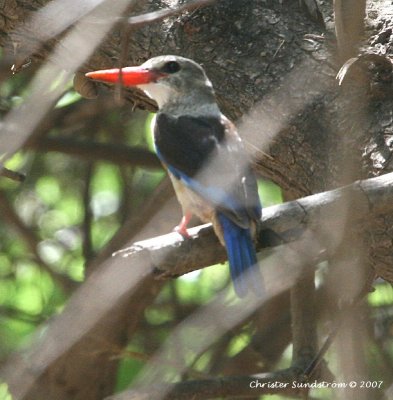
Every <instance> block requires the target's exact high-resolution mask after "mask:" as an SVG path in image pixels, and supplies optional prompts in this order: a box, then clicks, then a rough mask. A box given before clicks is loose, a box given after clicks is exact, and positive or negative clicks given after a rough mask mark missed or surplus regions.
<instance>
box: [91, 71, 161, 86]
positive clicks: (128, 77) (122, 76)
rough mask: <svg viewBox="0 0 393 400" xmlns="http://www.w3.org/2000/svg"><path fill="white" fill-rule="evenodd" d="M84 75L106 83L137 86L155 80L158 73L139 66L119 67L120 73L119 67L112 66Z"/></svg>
mask: <svg viewBox="0 0 393 400" xmlns="http://www.w3.org/2000/svg"><path fill="white" fill-rule="evenodd" d="M86 76H87V77H88V78H91V79H94V80H97V81H102V82H107V83H117V82H121V83H122V84H123V85H124V86H137V85H142V84H146V83H150V82H155V81H156V80H157V78H158V77H159V74H158V73H156V72H154V71H150V70H148V69H145V68H141V67H125V68H121V73H120V69H119V68H113V69H103V70H100V71H93V72H88V73H87V74H86Z"/></svg>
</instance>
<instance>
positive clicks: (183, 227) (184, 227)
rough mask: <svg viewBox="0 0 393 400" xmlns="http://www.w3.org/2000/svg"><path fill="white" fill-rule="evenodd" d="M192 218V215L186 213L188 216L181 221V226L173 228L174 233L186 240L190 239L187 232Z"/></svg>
mask: <svg viewBox="0 0 393 400" xmlns="http://www.w3.org/2000/svg"><path fill="white" fill-rule="evenodd" d="M191 218H192V214H191V213H186V215H184V216H183V218H182V219H181V221H180V224H179V225H177V226H175V227H174V228H173V231H174V232H177V233H179V234H180V235H182V236H183V238H184V239H189V238H190V237H191V236H190V234H189V233H188V231H187V225H188V223H189V222H190V220H191Z"/></svg>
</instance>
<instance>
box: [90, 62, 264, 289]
mask: <svg viewBox="0 0 393 400" xmlns="http://www.w3.org/2000/svg"><path fill="white" fill-rule="evenodd" d="M86 76H87V77H88V78H91V79H93V80H98V81H102V82H107V83H119V82H120V83H121V84H122V85H124V86H132V87H137V88H139V89H141V90H143V91H144V92H145V94H146V95H147V96H149V97H150V98H152V99H153V100H155V101H156V103H157V105H158V112H157V114H156V116H155V121H154V128H153V135H154V145H155V149H156V153H157V156H158V157H159V159H160V160H161V162H162V164H163V166H164V168H165V169H166V170H167V172H168V174H169V177H170V179H171V181H172V184H173V187H174V189H175V193H176V196H177V198H178V201H179V203H180V205H181V207H182V211H183V218H182V220H181V222H180V224H179V225H178V226H177V227H176V228H175V230H176V231H177V232H179V233H180V234H181V235H182V236H183V237H184V238H188V237H189V234H188V232H187V225H188V223H189V222H190V220H191V218H192V215H196V216H197V217H198V218H199V219H200V220H201V221H203V222H205V223H207V222H211V223H212V226H213V229H214V232H215V234H216V235H217V237H218V239H219V241H220V242H221V244H222V245H223V246H225V248H226V252H227V256H228V262H229V267H230V274H231V278H232V281H233V284H234V289H235V292H236V294H237V295H238V296H239V297H244V296H245V295H246V294H247V293H248V292H250V291H252V292H254V293H255V294H257V295H262V293H263V282H262V275H261V272H260V270H259V265H258V260H257V255H256V250H255V246H254V239H253V238H254V237H255V234H256V228H257V223H258V221H259V220H260V218H261V211H262V206H261V202H260V199H259V195H258V187H257V181H256V177H255V175H254V173H253V172H252V170H251V167H250V163H249V162H248V161H247V154H246V151H245V148H244V144H243V142H242V140H241V138H240V136H239V135H238V133H237V130H236V128H235V125H234V124H233V123H232V122H231V121H230V120H229V119H228V118H227V117H226V116H225V115H224V114H223V113H222V112H221V111H220V109H219V106H218V104H217V101H216V97H215V93H214V89H213V86H212V83H211V82H210V80H209V79H208V77H207V76H206V73H205V71H204V70H203V68H202V67H201V66H200V65H199V64H198V63H196V62H195V61H193V60H190V59H187V58H184V57H180V56H174V55H165V56H158V57H154V58H151V59H149V60H148V61H146V62H145V63H143V64H142V65H140V66H137V67H125V68H121V69H119V68H114V69H107V70H100V71H93V72H89V73H87V74H86Z"/></svg>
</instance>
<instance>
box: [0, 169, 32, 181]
mask: <svg viewBox="0 0 393 400" xmlns="http://www.w3.org/2000/svg"><path fill="white" fill-rule="evenodd" d="M0 176H4V177H5V178H9V179H12V180H13V181H16V182H23V181H24V180H25V179H26V175H24V174H21V173H20V172H16V171H12V170H10V169H8V168H5V167H3V168H2V169H1V170H0Z"/></svg>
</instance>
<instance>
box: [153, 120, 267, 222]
mask: <svg viewBox="0 0 393 400" xmlns="http://www.w3.org/2000/svg"><path fill="white" fill-rule="evenodd" d="M154 139H155V145H156V149H157V154H158V156H159V157H160V158H161V160H162V161H163V162H164V163H165V164H166V165H167V167H168V169H169V170H170V171H171V173H172V174H173V175H175V176H176V177H177V178H178V179H181V180H182V181H183V182H184V184H185V185H187V186H188V187H189V188H191V189H192V190H194V191H195V192H197V193H198V194H199V195H200V196H202V197H204V198H206V199H207V200H208V201H210V202H211V203H213V204H214V206H215V207H216V208H217V209H219V210H220V211H222V212H223V213H224V214H226V215H227V216H228V217H229V218H231V219H232V220H233V221H234V222H236V223H237V224H238V225H239V226H243V227H248V226H249V223H250V218H251V219H259V218H260V214H261V204H260V201H259V196H258V190H257V184H256V179H255V176H254V174H253V173H252V171H251V170H250V168H249V165H248V162H247V156H246V153H245V151H244V149H243V145H242V142H241V140H240V138H239V136H238V135H237V133H236V130H235V127H234V125H233V124H232V123H231V122H229V121H228V120H227V119H226V118H225V117H224V116H222V117H217V118H216V117H194V116H189V115H183V116H180V117H173V116H170V115H168V114H164V113H159V114H158V115H157V119H156V125H155V129H154Z"/></svg>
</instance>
